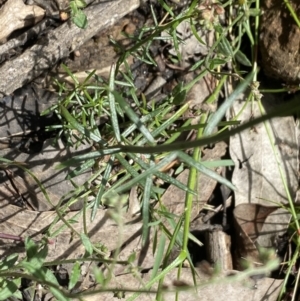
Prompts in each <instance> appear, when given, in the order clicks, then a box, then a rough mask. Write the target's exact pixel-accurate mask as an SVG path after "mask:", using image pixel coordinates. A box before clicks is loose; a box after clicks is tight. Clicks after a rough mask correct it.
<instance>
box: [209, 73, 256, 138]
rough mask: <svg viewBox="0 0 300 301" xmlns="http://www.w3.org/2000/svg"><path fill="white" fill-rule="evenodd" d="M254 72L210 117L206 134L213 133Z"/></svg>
mask: <svg viewBox="0 0 300 301" xmlns="http://www.w3.org/2000/svg"><path fill="white" fill-rule="evenodd" d="M253 75H254V72H251V73H250V74H249V75H248V76H247V77H246V78H245V80H244V81H242V82H241V83H240V84H239V85H238V86H237V87H236V89H235V90H234V91H233V92H232V94H231V95H230V96H229V97H228V98H227V99H226V100H225V101H224V103H222V105H221V106H220V107H219V109H218V110H217V111H216V112H215V113H214V114H213V115H212V116H211V118H209V121H208V124H207V126H206V127H205V130H204V136H208V135H210V134H212V133H213V130H214V128H215V127H216V126H217V125H218V123H219V122H220V121H221V120H222V119H223V117H224V115H225V113H226V112H227V110H228V109H229V108H230V107H231V106H232V104H233V102H234V101H235V100H236V99H237V97H238V96H239V95H240V94H241V93H243V92H244V91H245V90H246V88H247V86H248V85H249V84H250V82H251V81H252V78H253Z"/></svg>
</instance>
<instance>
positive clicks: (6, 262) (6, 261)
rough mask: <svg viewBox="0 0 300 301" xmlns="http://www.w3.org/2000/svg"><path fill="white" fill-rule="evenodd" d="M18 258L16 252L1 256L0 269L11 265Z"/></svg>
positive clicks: (5, 268)
mask: <svg viewBox="0 0 300 301" xmlns="http://www.w3.org/2000/svg"><path fill="white" fill-rule="evenodd" d="M18 258H19V255H18V254H11V255H8V256H7V257H5V258H3V259H2V261H1V262H0V270H1V271H3V270H7V269H9V268H11V267H13V266H14V265H15V263H16V262H17V260H18Z"/></svg>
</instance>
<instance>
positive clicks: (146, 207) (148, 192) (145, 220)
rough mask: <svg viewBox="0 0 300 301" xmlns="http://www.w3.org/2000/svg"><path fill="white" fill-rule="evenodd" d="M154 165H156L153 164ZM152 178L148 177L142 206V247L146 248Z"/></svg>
mask: <svg viewBox="0 0 300 301" xmlns="http://www.w3.org/2000/svg"><path fill="white" fill-rule="evenodd" d="M153 165H154V164H153ZM152 184H153V182H152V176H148V177H147V179H146V183H145V187H144V196H143V204H142V216H143V228H142V246H145V245H146V243H147V240H148V236H149V231H150V228H149V215H150V213H149V208H150V198H151V188H152Z"/></svg>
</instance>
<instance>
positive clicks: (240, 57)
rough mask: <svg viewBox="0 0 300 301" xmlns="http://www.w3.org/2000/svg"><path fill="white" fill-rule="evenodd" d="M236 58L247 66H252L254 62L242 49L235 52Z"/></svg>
mask: <svg viewBox="0 0 300 301" xmlns="http://www.w3.org/2000/svg"><path fill="white" fill-rule="evenodd" d="M235 58H236V60H237V61H238V62H239V63H241V64H242V65H244V66H247V67H252V63H251V62H250V61H249V59H248V58H247V56H246V55H245V54H244V53H243V52H242V51H241V50H238V51H237V53H236V54H235Z"/></svg>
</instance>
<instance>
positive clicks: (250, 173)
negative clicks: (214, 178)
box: [230, 94, 299, 247]
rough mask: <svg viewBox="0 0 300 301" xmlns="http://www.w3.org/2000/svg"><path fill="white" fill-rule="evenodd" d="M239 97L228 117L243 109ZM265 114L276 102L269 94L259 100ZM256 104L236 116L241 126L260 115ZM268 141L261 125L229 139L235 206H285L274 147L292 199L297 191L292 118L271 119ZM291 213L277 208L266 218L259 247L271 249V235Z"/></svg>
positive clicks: (284, 225)
mask: <svg viewBox="0 0 300 301" xmlns="http://www.w3.org/2000/svg"><path fill="white" fill-rule="evenodd" d="M242 99H243V96H241V99H240V100H237V101H236V102H235V103H234V106H233V108H232V111H231V117H234V116H235V115H236V114H237V113H238V112H239V111H240V109H241V108H242V107H243V106H244V101H243V100H242ZM262 102H263V106H264V108H265V110H266V111H269V110H271V109H273V108H274V107H275V106H276V104H277V103H278V102H280V99H279V100H278V99H277V98H275V96H273V95H271V94H266V95H265V96H263V99H262ZM260 115H261V113H260V109H259V106H258V103H257V102H253V103H249V104H248V105H247V106H246V107H245V108H244V109H243V111H242V113H241V114H240V115H239V118H238V119H239V120H241V122H242V123H244V122H247V121H249V120H250V119H252V118H256V117H258V116H260ZM266 124H267V126H268V128H269V132H270V135H271V141H270V138H269V136H268V132H267V131H266V128H265V125H264V124H259V125H257V126H255V127H254V128H250V129H247V130H245V131H243V132H241V133H239V134H237V135H234V136H232V137H231V138H230V155H231V158H232V159H233V161H234V162H235V169H234V172H233V176H232V182H233V184H234V185H235V186H236V188H237V189H236V191H235V192H234V193H235V204H236V206H238V205H240V204H249V203H250V204H260V205H264V206H269V207H272V206H274V205H275V206H276V204H278V207H279V206H280V205H281V204H287V193H286V191H285V186H284V184H283V182H282V179H281V176H280V172H279V169H278V165H277V159H276V156H275V155H274V152H273V149H272V143H273V144H274V149H275V152H276V154H277V156H278V162H280V165H281V167H282V169H283V174H284V177H285V178H286V181H287V186H288V189H289V192H290V194H291V197H292V199H295V196H296V192H297V188H298V176H297V175H298V166H299V165H298V149H299V147H298V140H297V129H296V126H295V122H294V118H293V117H292V116H288V117H280V118H274V119H272V120H270V121H268V122H266ZM289 220H290V214H289V213H288V212H287V211H286V210H284V209H277V210H275V211H274V212H272V213H271V214H269V215H268V217H267V218H266V220H265V222H264V225H263V226H262V230H261V233H260V237H258V238H257V242H258V243H259V244H260V246H262V247H271V246H272V245H273V241H274V236H275V235H279V234H282V232H285V231H286V229H287V225H288V223H289Z"/></svg>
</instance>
